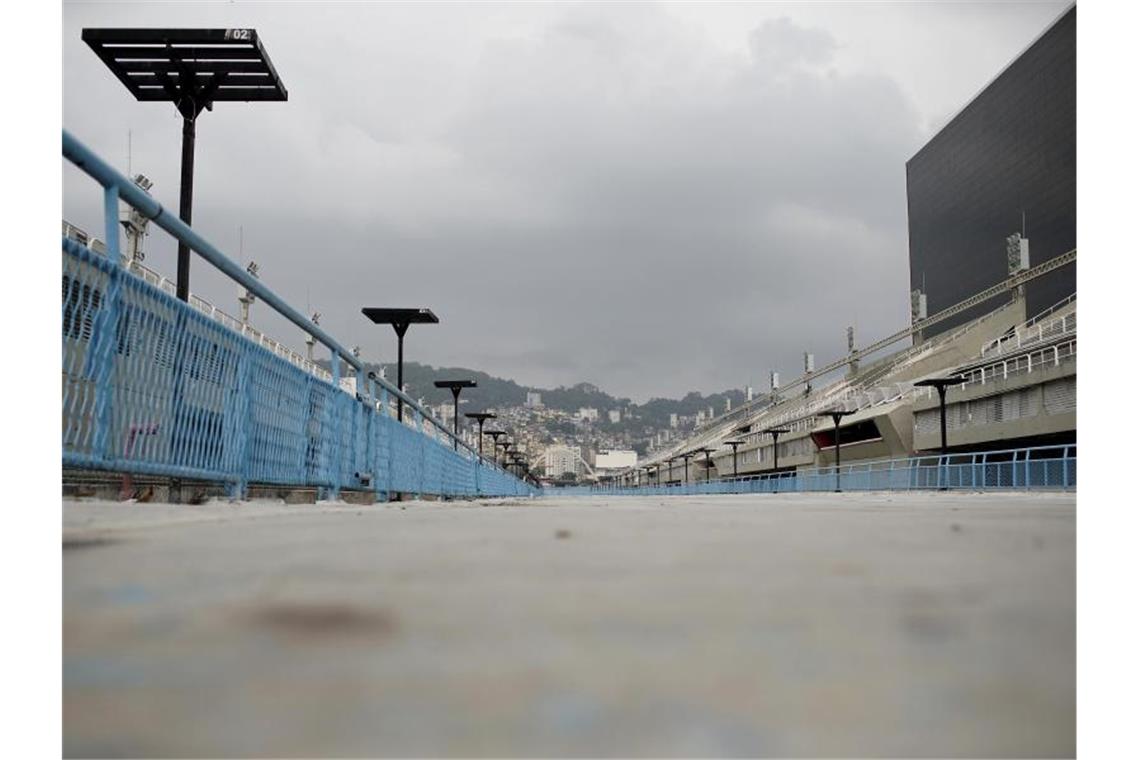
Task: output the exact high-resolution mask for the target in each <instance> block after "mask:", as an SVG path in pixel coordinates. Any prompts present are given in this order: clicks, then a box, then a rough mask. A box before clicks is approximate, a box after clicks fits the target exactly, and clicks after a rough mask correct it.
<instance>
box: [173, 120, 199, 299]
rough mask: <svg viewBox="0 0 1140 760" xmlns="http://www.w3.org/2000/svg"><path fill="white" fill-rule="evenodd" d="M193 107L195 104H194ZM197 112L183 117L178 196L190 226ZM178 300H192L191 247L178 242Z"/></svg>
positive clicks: (180, 213) (181, 214)
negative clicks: (180, 179) (180, 181)
mask: <svg viewBox="0 0 1140 760" xmlns="http://www.w3.org/2000/svg"><path fill="white" fill-rule="evenodd" d="M192 108H193V106H192ZM196 122H197V113H196V112H195V115H194V116H193V117H186V116H185V115H184V116H183V118H182V187H181V190H180V191H179V196H178V218H179V219H181V220H182V221H184V222H186V225H187V226H190V219H191V217H192V216H193V208H194V139H195V123H196ZM177 292H178V300H180V301H189V300H190V247H189V246H188V245H186V244H185V243H183V242H181V241H180V242H179V243H178V288H177Z"/></svg>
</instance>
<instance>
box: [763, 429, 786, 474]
mask: <svg viewBox="0 0 1140 760" xmlns="http://www.w3.org/2000/svg"><path fill="white" fill-rule="evenodd" d="M764 432H765V433H771V434H772V472H777V471H778V470H779V469H780V436H781V435H783V434H784V433H787V432H788V429H787V428H766V429H765V430H764Z"/></svg>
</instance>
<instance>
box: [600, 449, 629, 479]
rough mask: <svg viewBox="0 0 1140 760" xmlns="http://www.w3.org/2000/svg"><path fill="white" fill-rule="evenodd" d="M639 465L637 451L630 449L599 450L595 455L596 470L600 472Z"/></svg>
mask: <svg viewBox="0 0 1140 760" xmlns="http://www.w3.org/2000/svg"><path fill="white" fill-rule="evenodd" d="M636 466H637V452H636V451H632V450H629V449H609V450H608V451H607V450H604V449H603V450H602V451H599V452H598V455H597V456H596V457H594V470H595V471H596V472H598V473H601V472H605V471H607V470H624V469H626V468H627V467H636Z"/></svg>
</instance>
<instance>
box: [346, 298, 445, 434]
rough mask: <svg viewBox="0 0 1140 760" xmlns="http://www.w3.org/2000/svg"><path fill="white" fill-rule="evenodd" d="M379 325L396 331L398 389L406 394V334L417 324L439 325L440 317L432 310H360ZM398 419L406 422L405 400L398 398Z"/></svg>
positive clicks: (369, 307) (367, 307)
mask: <svg viewBox="0 0 1140 760" xmlns="http://www.w3.org/2000/svg"><path fill="white" fill-rule="evenodd" d="M360 311H361V313H362V314H364V316H366V317H368V318H369V319H371V320H372V321H373V322H375V323H376V324H378V325H392V329H394V330H395V331H396V345H397V349H396V387H397V388H399V389H400V392H401V393H403V392H404V334H405V333H407V332H408V327H409V326H411V325H416V324H430V325H435V324H439V317H437V316H436V315H435V314H433V313H432V311H431V309H388V308H376V307H371V306H366V307H364V308H363V309H361V310H360ZM396 402H397V403H396V418H397V419H398V420H400V421H401V422H402V421H403V420H404V400H403V399H402V398H400V397H399V396H397V397H396Z"/></svg>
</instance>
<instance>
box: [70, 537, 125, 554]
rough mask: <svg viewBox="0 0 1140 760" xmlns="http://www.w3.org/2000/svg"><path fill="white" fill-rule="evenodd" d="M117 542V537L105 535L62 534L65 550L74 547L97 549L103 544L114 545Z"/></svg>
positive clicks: (71, 549)
mask: <svg viewBox="0 0 1140 760" xmlns="http://www.w3.org/2000/svg"><path fill="white" fill-rule="evenodd" d="M118 543H119V539H117V538H107V537H106V536H72V537H68V536H64V537H63V550H64V551H65V552H67V551H73V550H75V549H99V548H101V547H104V546H114V545H115V544H118Z"/></svg>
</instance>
